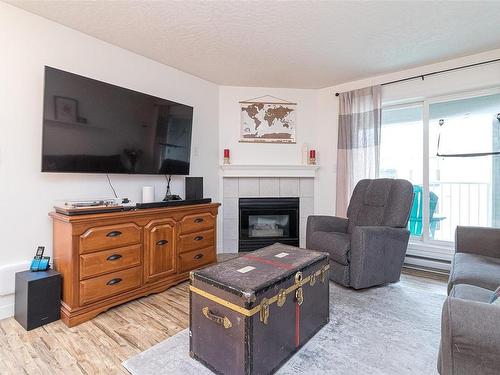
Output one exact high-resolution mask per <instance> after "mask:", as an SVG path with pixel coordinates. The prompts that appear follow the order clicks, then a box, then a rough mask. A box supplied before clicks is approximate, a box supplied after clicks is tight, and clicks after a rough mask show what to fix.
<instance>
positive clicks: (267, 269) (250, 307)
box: [190, 244, 329, 375]
mask: <svg viewBox="0 0 500 375" xmlns="http://www.w3.org/2000/svg"><path fill="white" fill-rule="evenodd" d="M328 268H329V265H328V255H327V254H326V253H321V252H317V251H311V250H305V249H299V248H296V247H292V246H286V245H282V244H275V245H272V246H268V247H265V248H263V249H261V250H257V251H254V252H252V253H247V254H246V255H242V256H240V257H238V258H235V259H232V260H229V261H227V262H222V263H219V264H217V265H214V266H210V267H207V268H204V269H202V270H198V271H193V272H192V273H191V285H190V354H191V356H192V357H193V358H195V359H197V360H199V361H200V362H202V363H203V364H205V365H206V366H207V367H208V368H210V369H211V370H212V371H214V372H216V373H219V374H226V375H239V374H245V375H249V374H270V373H273V372H275V371H276V370H277V369H278V368H279V367H280V366H281V365H283V364H284V363H285V362H286V360H287V359H288V358H290V357H291V356H292V355H293V354H294V352H296V351H297V350H298V349H299V348H300V347H301V346H302V345H303V344H304V343H305V342H307V341H308V340H309V339H310V338H311V337H312V336H313V335H314V334H315V333H316V332H317V331H318V330H319V329H320V328H321V327H323V326H324V325H325V324H326V323H327V322H328V320H329V286H328Z"/></svg>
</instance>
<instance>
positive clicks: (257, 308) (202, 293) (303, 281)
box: [189, 264, 330, 320]
mask: <svg viewBox="0 0 500 375" xmlns="http://www.w3.org/2000/svg"><path fill="white" fill-rule="evenodd" d="M328 269H330V265H329V264H327V265H326V266H324V267H322V268H321V269H320V270H318V271H316V272H315V273H313V274H311V275H310V276H308V277H306V278H302V277H301V278H300V280H297V279H296V280H295V284H293V285H291V286H290V287H288V288H287V289H282V290H280V293H279V294H277V295H275V296H273V297H271V298H269V299H266V303H265V306H264V309H268V308H269V306H270V305H272V304H273V303H275V302H277V301H278V299H280V300H281V299H286V296H287V295H288V294H291V293H293V292H295V290H297V289H299V288H300V289H301V292H302V286H303V285H305V284H307V283H308V282H310V281H311V278H312V279H313V280H315V279H316V278H317V277H319V276H322V279H323V280H324V278H326V273H327V271H328ZM313 285H314V283H313ZM189 290H190V291H191V292H193V293H196V294H198V295H200V296H202V297H205V298H207V299H209V300H210V301H213V302H215V303H218V304H219V305H221V306H224V307H227V308H228V309H231V310H233V311H236V312H237V313H240V314H242V315H244V316H249V317H250V316H253V315H255V314H257V313H260V312H261V309H263V308H262V307H263V306H262V303H261V304H259V305H257V306H255V307H254V308H252V309H245V308H244V307H241V306H238V305H236V304H234V303H232V302H229V301H226V300H224V299H222V298H220V297H217V296H216V295H213V294H211V293H208V292H205V291H204V290H201V289H199V288H196V287H194V286H192V285H190V286H189ZM300 294H301V295H302V293H300ZM302 299H303V295H302ZM263 320H264V319H263ZM265 320H267V319H265Z"/></svg>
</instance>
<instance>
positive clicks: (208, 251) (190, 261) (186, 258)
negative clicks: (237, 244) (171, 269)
mask: <svg viewBox="0 0 500 375" xmlns="http://www.w3.org/2000/svg"><path fill="white" fill-rule="evenodd" d="M215 259H216V254H215V247H213V246H211V247H207V248H205V249H200V250H196V251H190V252H189V253H182V254H180V255H179V263H180V265H179V272H180V273H184V272H188V271H191V270H194V269H196V268H199V267H201V266H204V265H207V264H210V263H213V262H215Z"/></svg>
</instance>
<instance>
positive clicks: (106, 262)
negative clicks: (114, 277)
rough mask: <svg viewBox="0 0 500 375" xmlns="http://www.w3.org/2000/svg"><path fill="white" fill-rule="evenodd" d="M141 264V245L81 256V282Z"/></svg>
mask: <svg viewBox="0 0 500 375" xmlns="http://www.w3.org/2000/svg"><path fill="white" fill-rule="evenodd" d="M139 264H141V245H132V246H127V247H120V248H118V249H111V250H104V251H98V252H96V253H91V254H83V255H80V280H82V279H87V278H89V277H93V276H97V275H102V274H104V273H109V272H113V271H119V270H122V269H124V268H130V267H133V266H138V265H139Z"/></svg>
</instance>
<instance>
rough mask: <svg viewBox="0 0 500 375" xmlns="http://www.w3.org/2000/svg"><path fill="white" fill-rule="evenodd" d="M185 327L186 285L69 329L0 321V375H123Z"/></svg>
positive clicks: (405, 279)
mask: <svg viewBox="0 0 500 375" xmlns="http://www.w3.org/2000/svg"><path fill="white" fill-rule="evenodd" d="M446 280H447V278H446V276H439V275H438V276H436V275H432V274H429V273H426V272H422V271H415V270H408V269H405V270H404V272H403V275H402V277H401V281H400V282H401V283H402V284H403V285H404V286H405V287H408V288H414V289H421V288H425V289H426V290H429V289H432V290H434V291H435V292H437V293H443V294H446ZM187 327H188V283H187V282H185V283H182V284H180V285H178V286H175V287H172V288H170V289H169V290H167V291H165V292H162V293H158V294H154V295H151V296H148V297H144V298H141V299H138V300H136V301H132V302H129V303H126V304H124V305H121V306H118V307H115V308H112V309H110V310H109V311H107V312H105V313H102V314H100V315H99V316H97V317H96V318H94V319H92V320H91V321H88V322H85V323H83V324H80V325H78V326H76V327H73V328H68V327H66V326H65V325H64V324H63V323H62V322H61V321H57V322H54V323H51V324H48V325H45V326H43V327H40V328H37V329H34V330H32V331H29V332H26V331H25V330H24V329H23V328H22V327H21V326H20V325H19V324H18V323H17V322H16V321H15V320H14V318H8V319H4V320H0V374H2V375H4V374H16V375H17V374H92V375H94V374H107V375H110V374H128V372H127V371H126V370H125V369H124V368H123V367H122V366H121V362H122V361H124V360H125V359H127V358H130V357H132V356H133V355H135V354H137V353H140V352H142V351H144V350H146V349H148V348H150V347H151V346H153V345H155V344H157V343H159V342H160V341H163V340H165V339H166V338H168V337H170V336H172V335H174V334H176V333H177V332H179V331H181V330H183V329H184V328H187Z"/></svg>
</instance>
